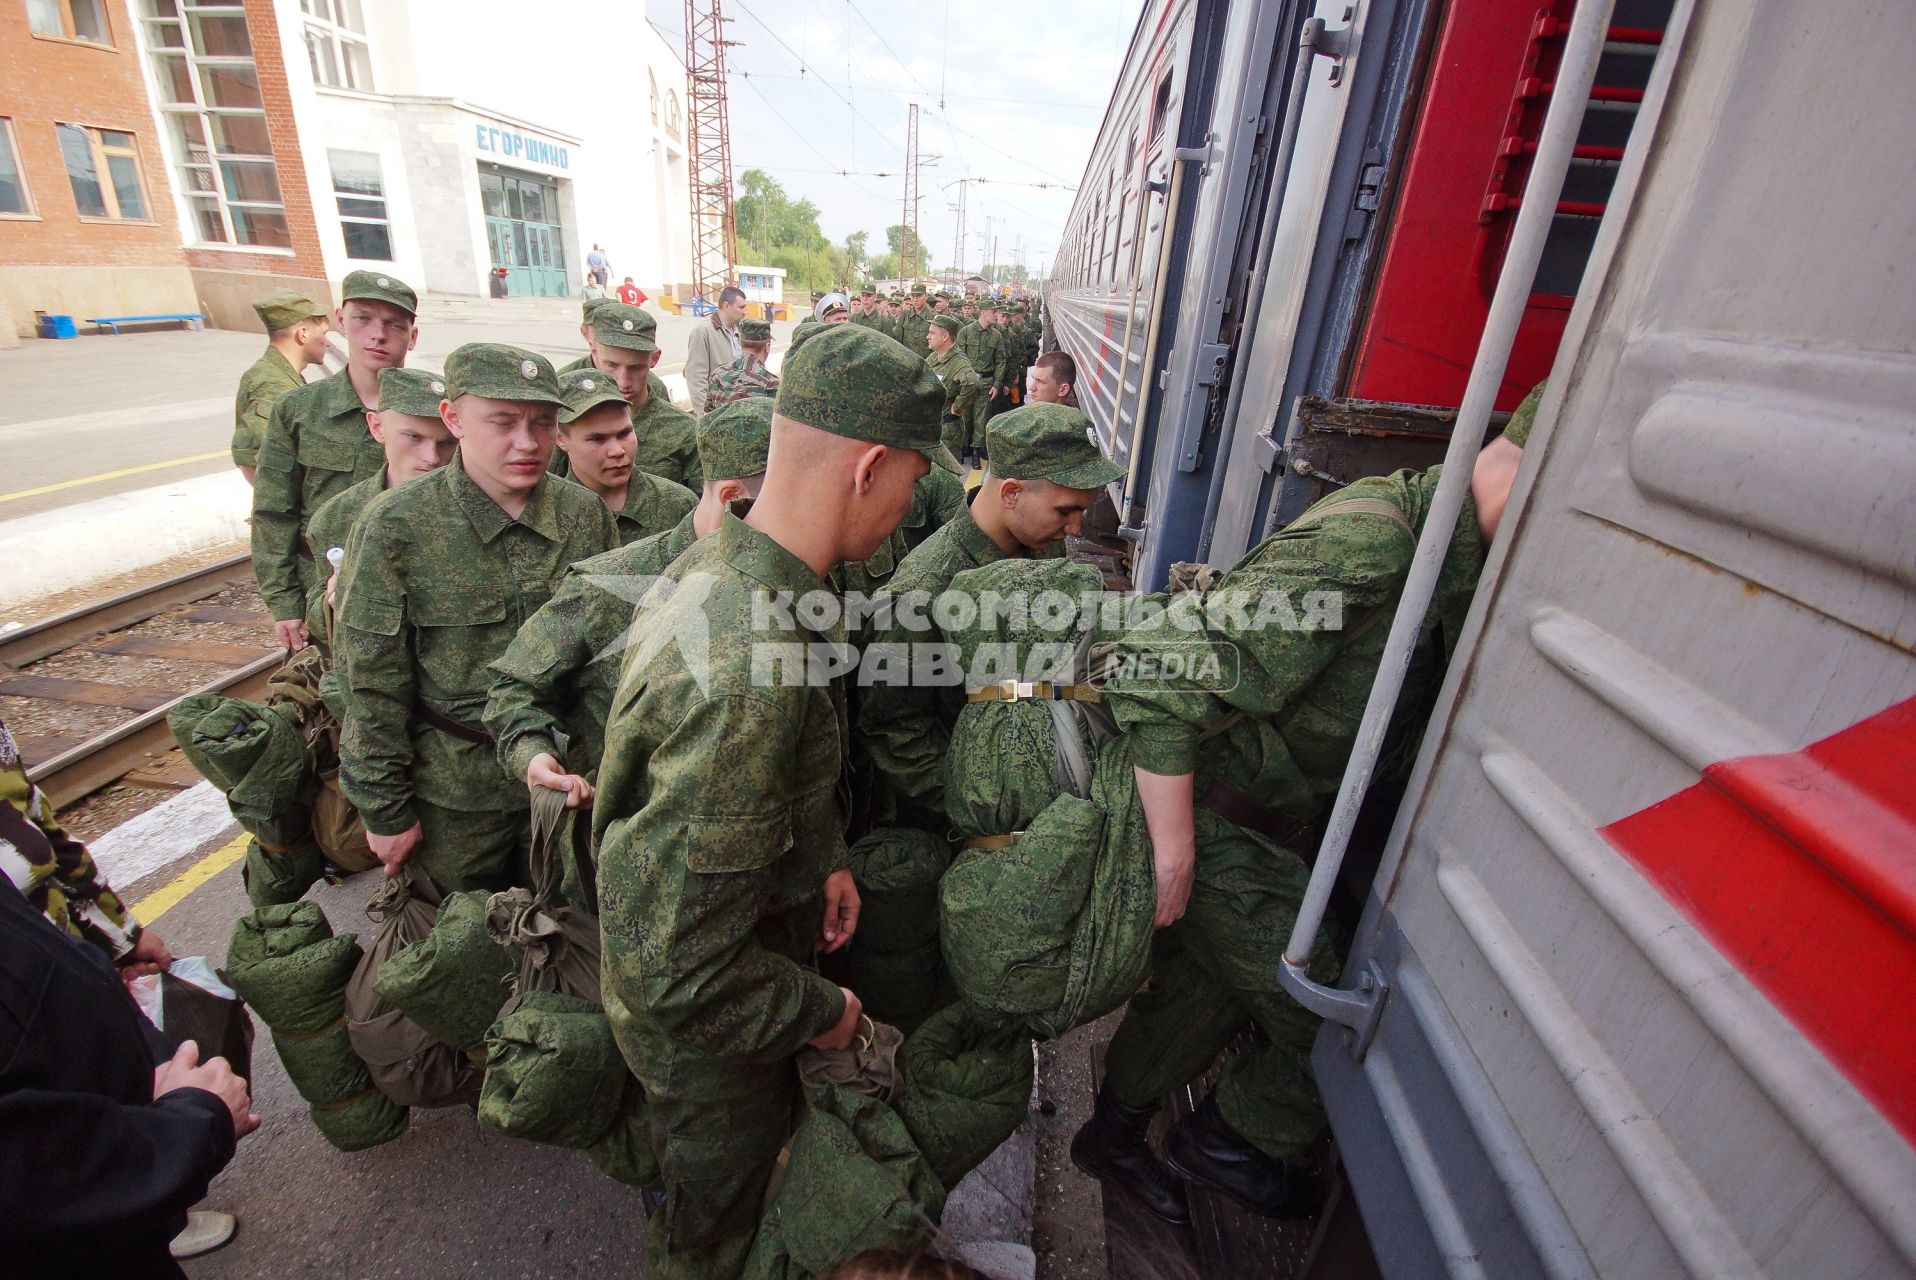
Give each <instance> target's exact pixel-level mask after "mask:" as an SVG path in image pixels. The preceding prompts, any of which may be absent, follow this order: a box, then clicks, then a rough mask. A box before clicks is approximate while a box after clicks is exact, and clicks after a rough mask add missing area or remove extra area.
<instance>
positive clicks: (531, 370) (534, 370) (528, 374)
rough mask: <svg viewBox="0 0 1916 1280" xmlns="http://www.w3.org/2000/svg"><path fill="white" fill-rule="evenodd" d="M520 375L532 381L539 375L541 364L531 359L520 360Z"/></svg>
mask: <svg viewBox="0 0 1916 1280" xmlns="http://www.w3.org/2000/svg"><path fill="white" fill-rule="evenodd" d="M519 375H520V376H521V377H523V378H525V379H526V381H528V382H530V381H531V380H532V379H534V378H536V377H538V376H539V366H538V365H536V364H534V363H532V361H530V360H521V361H520V362H519Z"/></svg>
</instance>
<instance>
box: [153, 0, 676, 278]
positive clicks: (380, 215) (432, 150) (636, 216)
mask: <svg viewBox="0 0 1916 1280" xmlns="http://www.w3.org/2000/svg"><path fill="white" fill-rule="evenodd" d="M136 2H137V0H136ZM183 3H184V4H186V5H191V4H192V3H193V0H183ZM271 11H272V13H273V15H274V18H275V19H276V21H277V24H278V27H279V36H280V40H279V43H280V48H281V50H282V51H283V57H284V62H285V74H286V87H287V92H288V96H289V97H290V100H291V103H292V109H293V117H294V120H295V122H296V123H297V126H298V149H299V154H300V159H301V161H302V163H303V167H304V169H305V181H306V185H307V187H308V191H309V195H310V199H311V205H312V211H313V215H314V220H315V222H316V223H317V226H318V233H319V243H320V250H321V254H322V256H323V258H324V261H325V267H326V274H327V276H328V277H329V278H330V279H331V280H333V281H337V280H339V279H340V278H341V277H343V276H344V275H345V274H346V273H348V272H349V271H353V270H355V269H358V268H362V267H365V268H373V269H385V270H390V271H391V272H392V273H393V274H395V275H397V276H398V277H400V278H401V279H403V280H405V281H407V282H408V283H410V284H412V285H414V286H415V287H416V288H418V289H420V290H421V291H424V292H432V293H442V294H454V295H480V296H483V295H485V294H487V293H488V292H490V291H493V290H494V288H495V284H494V276H495V275H496V274H499V273H501V272H502V273H503V279H504V283H505V287H506V290H507V292H509V293H510V294H511V295H513V296H524V295H534V296H550V297H567V296H577V294H578V292H579V289H580V287H581V285H582V284H583V281H584V276H585V270H586V266H585V262H586V254H587V253H588V252H589V251H590V250H591V248H592V247H593V245H594V244H597V245H600V246H602V247H603V249H604V251H605V252H606V254H607V256H608V257H609V258H610V260H611V264H612V269H613V283H614V284H617V283H618V282H619V280H620V279H621V278H622V277H624V276H631V277H632V278H633V279H634V280H635V281H636V282H637V283H638V284H639V285H640V286H641V287H642V288H644V289H645V290H646V291H647V292H648V293H650V294H653V295H654V296H658V295H660V294H662V293H664V292H667V291H669V289H670V287H671V285H672V284H673V283H674V282H676V281H680V280H683V279H685V278H686V276H687V275H688V274H689V267H688V264H689V242H690V238H691V236H690V225H691V203H690V194H689V190H688V183H687V160H686V153H685V142H684V121H685V103H686V97H687V82H686V74H685V68H684V65H683V64H682V62H681V60H680V58H679V55H678V53H677V52H676V51H675V50H674V49H673V48H672V46H671V45H670V44H669V43H668V42H667V40H666V39H665V38H664V37H663V36H662V35H661V34H660V33H659V32H658V30H657V29H656V28H654V27H653V26H652V25H651V24H650V23H649V22H647V21H646V19H645V13H644V7H643V5H642V4H633V5H619V4H606V3H602V2H595V0H544V2H543V3H541V4H539V5H538V6H537V13H536V19H535V18H533V17H532V16H531V15H529V14H528V11H527V8H526V6H525V5H524V4H523V3H519V2H517V0H512V2H508V0H459V2H458V3H454V2H453V0H271ZM174 163H176V164H177V163H181V160H180V159H177V158H176V159H175V160H174ZM285 180H286V175H285V174H282V181H285Z"/></svg>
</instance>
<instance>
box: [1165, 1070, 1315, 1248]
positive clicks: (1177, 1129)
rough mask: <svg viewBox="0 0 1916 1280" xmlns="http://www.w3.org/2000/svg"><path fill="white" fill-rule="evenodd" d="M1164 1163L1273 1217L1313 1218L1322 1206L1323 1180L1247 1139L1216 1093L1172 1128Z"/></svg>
mask: <svg viewBox="0 0 1916 1280" xmlns="http://www.w3.org/2000/svg"><path fill="white" fill-rule="evenodd" d="M1164 1163H1165V1164H1166V1165H1168V1166H1170V1169H1171V1172H1173V1173H1175V1174H1177V1176H1178V1177H1180V1178H1183V1179H1184V1180H1185V1181H1187V1182H1198V1183H1202V1184H1204V1185H1205V1186H1207V1187H1215V1188H1217V1189H1218V1190H1219V1191H1222V1192H1223V1193H1224V1194H1225V1195H1227V1196H1229V1197H1231V1199H1233V1200H1235V1201H1237V1202H1238V1203H1239V1204H1241V1205H1243V1206H1244V1207H1245V1208H1246V1209H1249V1210H1250V1211H1251V1212H1253V1213H1261V1214H1263V1215H1264V1216H1265V1217H1267V1218H1308V1217H1309V1216H1310V1215H1311V1214H1312V1213H1313V1212H1315V1211H1316V1208H1317V1201H1318V1192H1319V1187H1318V1184H1317V1179H1316V1178H1315V1177H1313V1176H1312V1175H1311V1173H1310V1172H1309V1171H1308V1170H1306V1169H1304V1168H1302V1167H1300V1166H1298V1165H1294V1164H1290V1163H1288V1162H1286V1161H1283V1160H1275V1159H1272V1158H1271V1157H1270V1156H1268V1155H1265V1154H1264V1153H1263V1152H1262V1151H1259V1150H1258V1149H1257V1148H1256V1147H1254V1146H1252V1145H1251V1144H1250V1143H1248V1142H1246V1141H1245V1140H1244V1139H1243V1138H1242V1137H1240V1136H1239V1135H1238V1132H1237V1130H1235V1129H1233V1128H1232V1127H1231V1126H1230V1124H1229V1123H1227V1122H1226V1121H1225V1119H1224V1114H1223V1112H1221V1111H1219V1110H1218V1107H1217V1097H1216V1095H1215V1094H1214V1095H1212V1096H1210V1097H1207V1098H1205V1099H1204V1101H1203V1102H1202V1103H1200V1104H1199V1105H1198V1109H1197V1110H1196V1111H1193V1112H1192V1113H1191V1114H1190V1115H1188V1116H1186V1117H1185V1118H1184V1119H1182V1120H1180V1121H1178V1122H1177V1123H1176V1124H1175V1125H1173V1126H1172V1127H1171V1134H1170V1136H1169V1137H1167V1138H1166V1139H1165V1140H1164Z"/></svg>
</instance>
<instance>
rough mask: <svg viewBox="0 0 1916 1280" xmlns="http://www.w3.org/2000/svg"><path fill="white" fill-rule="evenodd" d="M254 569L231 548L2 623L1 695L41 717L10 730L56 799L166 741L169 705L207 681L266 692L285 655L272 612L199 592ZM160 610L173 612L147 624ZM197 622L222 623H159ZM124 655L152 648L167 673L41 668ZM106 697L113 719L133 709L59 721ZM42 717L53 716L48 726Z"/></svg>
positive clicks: (122, 771)
mask: <svg viewBox="0 0 1916 1280" xmlns="http://www.w3.org/2000/svg"><path fill="white" fill-rule="evenodd" d="M252 580H253V570H252V565H251V563H250V561H249V559H248V557H247V556H245V555H237V556H231V557H228V558H227V559H224V560H220V561H216V562H215V563H213V564H210V565H207V566H206V567H204V568H202V569H196V570H193V571H192V572H189V573H183V574H179V575H177V576H175V577H171V578H167V579H165V580H163V581H160V582H155V583H151V584H149V585H146V586H142V587H137V588H134V589H132V590H130V591H124V592H121V593H120V594H118V595H115V596H113V597H111V598H109V599H106V600H102V601H100V602H98V603H96V604H91V605H87V606H84V607H82V608H79V609H75V610H72V611H70V612H68V613H63V614H59V615H57V616H55V617H52V618H48V619H46V620H45V621H43V622H38V623H35V624H34V625H32V626H28V627H22V628H19V629H18V630H15V631H12V632H9V633H7V634H5V635H0V698H6V699H25V700H27V704H28V705H30V706H31V707H32V708H33V710H34V711H35V713H36V714H35V715H34V716H33V717H32V719H33V722H34V726H40V727H37V728H36V727H33V726H21V725H16V726H15V728H16V733H15V736H16V737H17V738H18V739H19V741H20V748H21V754H22V756H23V757H24V758H25V759H26V760H27V761H28V772H29V774H30V776H31V777H32V778H33V780H34V781H35V782H36V783H38V784H39V785H40V787H41V789H42V790H44V791H45V792H46V793H47V795H48V796H49V797H50V798H51V799H52V801H53V803H54V805H55V806H56V807H58V806H64V805H69V804H72V803H73V802H74V801H76V800H79V799H81V798H82V797H84V796H87V795H89V794H91V793H92V792H94V791H97V790H99V789H100V788H101V787H104V786H106V785H107V784H108V783H111V782H113V781H115V780H117V779H119V778H121V777H124V776H126V775H127V774H128V773H130V772H133V771H135V770H137V769H140V768H141V767H142V766H145V765H147V764H149V763H150V762H151V761H152V760H153V759H154V758H155V757H158V756H162V755H164V754H165V753H166V752H167V751H169V750H170V749H171V748H172V747H173V735H172V733H171V731H170V730H169V729H168V728H167V724H166V717H167V713H168V712H170V711H171V710H172V709H173V707H174V706H176V705H177V704H178V703H179V702H180V701H181V699H183V698H186V697H189V696H191V695H193V694H196V693H204V692H218V693H224V694H228V695H230V696H233V697H240V698H258V697H260V696H262V695H263V694H264V692H265V689H266V681H267V678H268V677H269V676H271V675H272V673H273V672H274V671H275V670H277V669H278V668H279V666H280V664H281V663H282V662H283V661H284V660H285V654H284V653H283V652H282V651H281V650H279V649H277V648H275V647H273V635H272V620H271V618H270V617H269V616H268V615H267V614H266V613H264V612H263V611H260V610H258V609H257V608H247V607H232V606H221V605H217V604H216V605H206V604H203V603H202V602H203V601H206V600H208V599H209V598H211V597H214V596H219V595H221V594H222V593H226V592H230V591H231V590H232V589H233V588H236V587H243V586H248V585H250V584H251V583H252ZM155 620H168V621H166V622H165V624H164V625H160V626H154V625H150V624H153V623H154V622H155ZM143 624H149V625H143ZM194 627H204V628H217V629H218V632H219V636H218V637H215V638H198V637H194V636H192V635H190V634H189V635H179V634H165V632H179V631H181V630H183V629H184V630H189V631H190V630H191V629H192V628H194ZM156 631H157V632H160V634H154V633H155V632H156ZM236 631H238V632H242V633H244V634H245V635H246V636H248V637H250V636H251V635H253V634H257V635H258V636H259V637H260V639H259V642H258V643H252V642H251V641H250V639H246V640H238V641H236V639H235V638H234V633H235V632H236ZM122 658H124V659H149V660H157V661H158V662H159V663H161V664H163V674H162V676H161V677H160V679H158V680H139V681H137V682H135V683H121V682H119V681H115V680H111V679H96V678H92V677H91V675H90V674H89V675H86V676H80V677H76V676H74V675H72V674H68V673H64V672H61V671H58V670H57V669H56V670H55V671H53V672H52V673H51V674H49V673H47V671H46V670H44V669H45V668H48V667H54V668H58V667H59V666H60V665H61V664H62V662H63V661H64V662H67V663H68V665H71V664H72V662H74V661H78V662H85V663H89V664H93V665H105V666H108V667H111V666H112V665H114V660H115V659H122ZM96 659H98V660H99V662H97V663H96V662H95V660H96ZM129 665H135V664H129ZM209 673H211V674H209ZM103 674H110V672H108V673H103ZM182 685H185V686H186V687H182ZM12 705H15V706H17V705H19V704H12ZM82 708H84V709H86V710H81V709H82ZM102 709H106V715H105V718H109V719H111V718H113V713H114V712H120V711H124V712H127V713H129V714H128V715H126V716H124V717H120V718H117V719H113V722H112V723H110V724H105V725H101V724H98V723H94V724H92V725H91V726H90V727H85V728H80V729H75V730H71V731H69V730H65V729H63V728H62V727H61V726H60V725H59V723H58V722H59V721H60V720H61V719H62V717H63V716H71V717H72V718H73V719H74V720H77V721H80V722H82V723H84V722H86V721H89V720H91V721H96V722H97V721H98V720H100V719H102V718H103V716H102ZM9 719H10V720H11V719H12V717H9ZM43 722H51V723H52V727H51V729H48V728H46V727H45V725H44V724H43Z"/></svg>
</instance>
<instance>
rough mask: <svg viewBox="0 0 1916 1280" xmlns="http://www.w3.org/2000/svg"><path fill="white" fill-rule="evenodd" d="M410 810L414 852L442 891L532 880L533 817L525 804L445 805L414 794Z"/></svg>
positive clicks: (491, 887)
mask: <svg viewBox="0 0 1916 1280" xmlns="http://www.w3.org/2000/svg"><path fill="white" fill-rule="evenodd" d="M413 811H414V812H416V813H417V814H418V815H419V835H420V839H419V847H418V849H417V850H415V851H414V853H413V856H414V857H415V858H417V859H418V860H419V865H420V866H421V867H423V868H424V869H425V872H426V874H427V875H429V876H431V877H432V881H433V883H434V884H436V885H438V886H439V888H440V890H441V891H442V892H445V893H455V892H457V891H459V890H461V889H489V890H499V889H509V888H511V887H512V886H513V885H516V884H528V883H530V880H529V879H528V875H529V873H528V870H527V864H526V857H527V854H529V853H530V852H531V849H532V819H531V818H530V817H529V816H528V815H527V813H526V811H525V810H524V809H511V810H507V811H505V812H498V811H494V810H485V809H476V810H475V809H447V808H443V807H441V806H439V805H436V804H429V803H427V802H426V801H424V800H419V799H415V800H414V801H413Z"/></svg>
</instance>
